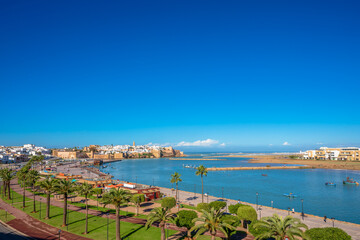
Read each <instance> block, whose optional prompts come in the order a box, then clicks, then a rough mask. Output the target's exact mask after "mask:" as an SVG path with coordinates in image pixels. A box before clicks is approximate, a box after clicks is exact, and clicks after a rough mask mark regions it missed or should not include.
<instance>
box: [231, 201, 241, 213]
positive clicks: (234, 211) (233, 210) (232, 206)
mask: <svg viewBox="0 0 360 240" xmlns="http://www.w3.org/2000/svg"><path fill="white" fill-rule="evenodd" d="M241 205H243V204H240V203H237V204H235V205H230V206H229V212H230V213H232V214H237V210H238V208H239V207H240V206H241Z"/></svg>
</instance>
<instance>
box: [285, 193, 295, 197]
mask: <svg viewBox="0 0 360 240" xmlns="http://www.w3.org/2000/svg"><path fill="white" fill-rule="evenodd" d="M283 195H284V196H285V197H288V198H296V197H297V195H296V194H293V193H284V194H283Z"/></svg>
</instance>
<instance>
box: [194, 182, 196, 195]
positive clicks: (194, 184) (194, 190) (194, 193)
mask: <svg viewBox="0 0 360 240" xmlns="http://www.w3.org/2000/svg"><path fill="white" fill-rule="evenodd" d="M195 197H196V184H194V198H195Z"/></svg>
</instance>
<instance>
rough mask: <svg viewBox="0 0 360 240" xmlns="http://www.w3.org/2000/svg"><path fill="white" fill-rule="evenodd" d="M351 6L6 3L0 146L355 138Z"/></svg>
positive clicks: (238, 145) (248, 146)
mask: <svg viewBox="0 0 360 240" xmlns="http://www.w3.org/2000/svg"><path fill="white" fill-rule="evenodd" d="M359 9H360V2H359V1H357V0H354V1H340V0H339V1H329V0H327V1H267V0H266V1H184V0H181V1H168V0H166V1H105V2H104V1H97V0H96V1H89V0H87V1H35V0H34V1H28V0H25V1H14V0H2V1H1V2H0V26H1V27H0V31H1V37H0V66H1V69H0V79H1V92H0V104H1V112H0V145H20V144H24V143H35V144H39V145H45V146H84V145H88V144H126V143H132V141H133V140H135V141H136V142H137V143H138V144H146V143H149V142H153V143H160V144H165V143H171V144H173V145H177V144H178V143H179V142H185V143H183V144H180V145H195V146H194V147H186V146H183V147H181V146H180V147H178V148H181V149H185V150H189V151H190V150H194V149H195V150H199V151H212V150H219V151H246V150H250V151H252V150H259V151H261V150H263V151H265V150H266V151H275V150H283V151H286V150H299V149H302V150H305V149H306V148H309V147H317V146H323V145H325V146H348V145H351V146H359V145H360V111H359V109H360V108H359V103H360V97H359V95H360V94H359V93H360V44H359V43H360V31H359V26H360V14H359ZM206 139H211V140H210V141H205V140H206ZM195 141H204V142H200V143H193V142H195ZM285 142H287V144H286V143H285ZM284 143H285V145H284ZM220 144H222V146H220ZM202 145H205V146H204V147H201V146H202Z"/></svg>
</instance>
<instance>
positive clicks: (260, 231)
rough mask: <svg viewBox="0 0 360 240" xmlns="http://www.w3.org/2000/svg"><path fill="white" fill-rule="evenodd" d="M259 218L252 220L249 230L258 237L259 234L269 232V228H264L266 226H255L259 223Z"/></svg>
mask: <svg viewBox="0 0 360 240" xmlns="http://www.w3.org/2000/svg"><path fill="white" fill-rule="evenodd" d="M257 222H258V220H255V221H252V222H251V224H249V232H250V233H251V234H252V235H253V236H254V237H257V236H258V235H260V234H262V233H264V232H267V231H268V229H266V228H264V227H258V228H256V229H255V228H254V224H255V223H257ZM259 240H265V239H259Z"/></svg>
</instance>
